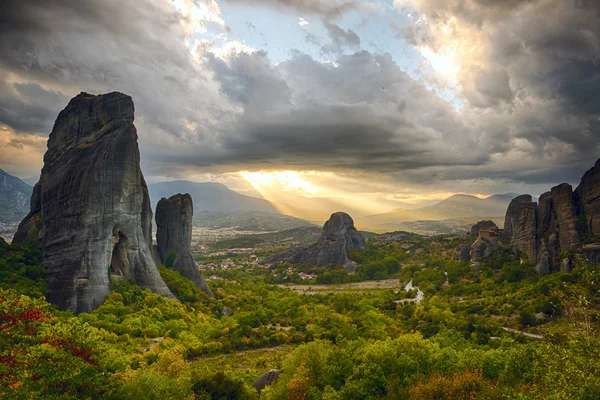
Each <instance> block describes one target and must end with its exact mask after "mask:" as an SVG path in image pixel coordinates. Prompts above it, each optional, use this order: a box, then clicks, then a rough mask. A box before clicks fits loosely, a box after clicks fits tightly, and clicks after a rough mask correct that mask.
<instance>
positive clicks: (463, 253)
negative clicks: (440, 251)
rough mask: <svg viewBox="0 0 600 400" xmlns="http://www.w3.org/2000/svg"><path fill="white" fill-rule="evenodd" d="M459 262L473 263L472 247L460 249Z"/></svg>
mask: <svg viewBox="0 0 600 400" xmlns="http://www.w3.org/2000/svg"><path fill="white" fill-rule="evenodd" d="M457 261H458V262H468V261H471V246H468V245H464V246H461V247H459V248H458V257H457Z"/></svg>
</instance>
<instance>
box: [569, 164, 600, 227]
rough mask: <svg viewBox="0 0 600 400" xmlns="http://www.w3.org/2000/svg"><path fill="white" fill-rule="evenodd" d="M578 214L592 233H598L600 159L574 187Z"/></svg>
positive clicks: (599, 220)
mask: <svg viewBox="0 0 600 400" xmlns="http://www.w3.org/2000/svg"><path fill="white" fill-rule="evenodd" d="M575 200H576V204H577V208H578V210H577V211H578V214H579V215H582V216H583V217H584V219H585V221H586V222H587V228H588V229H589V231H590V232H591V233H592V234H593V235H600V159H598V161H596V164H595V165H594V166H593V167H592V168H590V169H589V170H588V171H587V172H586V173H585V174H584V175H583V177H582V178H581V182H580V183H579V186H577V189H575Z"/></svg>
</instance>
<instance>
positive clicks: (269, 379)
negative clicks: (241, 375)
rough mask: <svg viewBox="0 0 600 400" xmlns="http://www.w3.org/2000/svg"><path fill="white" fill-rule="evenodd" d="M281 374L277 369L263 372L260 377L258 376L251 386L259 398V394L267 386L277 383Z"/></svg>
mask: <svg viewBox="0 0 600 400" xmlns="http://www.w3.org/2000/svg"><path fill="white" fill-rule="evenodd" d="M281 374H283V371H281V370H279V369H272V370H270V371H267V372H265V373H264V374H262V375H261V376H259V377H258V378H257V379H256V380H255V381H254V382H252V386H254V388H255V389H256V391H257V392H258V395H259V396H260V392H261V391H262V390H263V389H264V388H265V387H267V386H269V385H272V384H273V383H275V382H277V380H278V379H279V375H281Z"/></svg>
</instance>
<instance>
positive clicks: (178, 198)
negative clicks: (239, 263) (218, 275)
mask: <svg viewBox="0 0 600 400" xmlns="http://www.w3.org/2000/svg"><path fill="white" fill-rule="evenodd" d="M193 216H194V206H193V203H192V197H191V196H190V195H189V194H187V193H186V194H181V193H180V194H176V195H174V196H171V197H170V198H168V199H166V198H164V197H163V198H162V199H161V200H160V201H159V202H158V204H157V205H156V244H157V250H158V258H159V259H160V262H161V263H165V261H166V258H167V255H168V254H169V253H172V252H174V253H175V254H176V258H175V262H174V263H173V267H172V268H173V269H174V270H176V271H181V272H183V275H184V276H185V277H186V278H188V279H190V280H191V281H193V282H194V284H195V285H196V287H197V288H198V289H200V290H202V291H203V292H204V293H206V294H208V295H209V296H211V297H213V293H212V292H211V290H210V288H209V287H208V285H207V283H206V280H205V279H204V277H203V276H202V274H200V271H198V267H197V266H196V262H195V261H194V258H193V257H192V218H193ZM158 262H159V261H158V260H157V263H158Z"/></svg>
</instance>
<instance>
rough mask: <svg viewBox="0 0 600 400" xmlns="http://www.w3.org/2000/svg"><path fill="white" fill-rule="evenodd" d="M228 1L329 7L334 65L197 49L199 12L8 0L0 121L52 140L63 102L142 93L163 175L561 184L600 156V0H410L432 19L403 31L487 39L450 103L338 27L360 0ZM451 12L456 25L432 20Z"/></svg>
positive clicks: (437, 41)
mask: <svg viewBox="0 0 600 400" xmlns="http://www.w3.org/2000/svg"><path fill="white" fill-rule="evenodd" d="M233 2H240V3H241V2H244V3H246V4H264V5H267V6H278V7H279V6H283V7H286V8H288V9H293V10H296V11H300V12H307V13H308V12H311V13H315V14H318V15H319V16H320V17H321V18H324V19H325V22H324V26H325V27H326V29H327V32H328V37H329V40H330V41H331V43H330V44H329V46H332V47H330V48H328V49H327V50H328V51H327V54H328V58H330V59H331V61H328V62H320V61H318V60H315V59H313V58H312V57H311V56H309V55H306V54H303V53H301V52H299V51H292V52H291V53H290V54H291V55H290V57H289V59H288V60H286V61H283V62H280V63H278V64H273V63H272V62H271V60H270V59H269V57H268V54H267V53H266V52H264V51H261V50H259V51H239V50H237V51H235V50H231V51H229V52H228V51H220V52H215V54H213V53H211V52H208V51H207V50H206V47H207V46H208V45H207V44H206V43H195V44H192V45H191V46H190V47H192V51H190V48H188V47H186V45H185V40H186V39H187V40H188V43H189V42H191V43H194V42H193V38H194V36H193V35H191V34H190V32H188V29H189V28H190V26H192V24H191V21H188V20H187V18H188V17H185V16H182V15H181V14H179V13H177V12H176V11H175V10H173V9H172V8H170V7H169V6H168V4H167V3H166V2H164V1H150V0H145V1H136V2H128V1H121V0H105V1H102V2H100V1H98V2H92V1H80V2H75V1H70V0H57V1H52V2H49V1H42V0H32V1H27V2H25V1H20V2H17V1H13V0H9V2H8V3H7V2H5V3H4V4H3V6H4V7H3V12H2V13H0V54H2V57H0V124H4V125H7V126H9V127H10V128H12V129H14V130H16V131H18V132H21V133H35V132H37V133H45V134H47V133H48V132H49V129H50V128H51V126H52V123H53V121H54V119H55V118H56V114H57V113H58V111H59V110H60V109H61V108H62V107H64V105H66V103H67V98H68V97H71V96H72V95H75V94H76V93H78V92H80V91H89V92H95V93H98V92H108V91H113V90H118V91H123V92H125V93H128V94H130V95H132V96H133V98H134V101H135V104H136V124H137V126H138V131H139V133H140V144H141V147H142V156H143V159H144V160H145V162H146V163H147V164H148V166H154V167H155V168H158V167H157V166H159V167H160V169H161V171H160V173H163V172H164V171H167V172H168V171H169V170H171V169H173V170H174V169H180V168H181V167H182V165H184V166H189V167H190V168H193V167H202V168H206V169H210V168H219V169H228V168H229V169H234V168H239V166H240V165H243V166H244V169H252V168H260V167H261V166H264V165H269V166H272V167H273V168H282V167H285V166H289V165H293V166H294V167H297V168H314V169H334V170H340V171H363V172H381V173H385V174H388V175H389V176H393V177H394V179H397V180H398V182H408V183H415V184H423V185H425V184H431V185H436V184H438V183H439V182H454V181H459V180H474V179H485V178H489V179H498V180H511V179H512V180H515V181H519V182H526V183H528V184H529V183H540V182H544V183H546V182H548V183H557V181H560V180H569V181H571V179H573V177H575V176H577V174H578V173H580V171H581V170H582V169H584V168H585V167H587V166H589V165H591V163H592V162H593V160H594V159H595V158H596V157H598V156H600V151H599V147H598V145H599V125H600V122H599V121H600V105H599V104H600V95H599V93H600V87H599V86H600V69H599V65H600V60H599V58H598V57H599V54H600V16H599V15H600V14H599V13H598V7H597V5H596V4H597V3H593V2H589V1H583V0H579V1H575V0H569V1H559V0H552V1H551V0H539V1H525V0H522V1H520V0H511V1H506V2H495V1H491V0H471V1H466V2H465V1H463V0H451V1H446V0H444V1H442V0H410V3H411V4H412V5H413V7H415V9H416V10H417V12H418V13H417V14H418V15H424V16H426V17H427V24H423V23H419V24H418V25H413V26H408V27H406V28H402V29H398V30H399V32H400V33H401V34H402V35H404V36H405V37H406V38H407V39H408V41H409V42H411V43H414V44H415V45H417V46H427V47H428V48H431V49H432V50H433V51H437V50H439V49H441V48H442V46H443V45H448V43H450V44H452V43H459V44H460V43H462V42H461V40H462V39H465V40H468V39H470V38H469V37H467V36H464V37H462V36H460V35H463V34H464V35H476V36H477V39H478V40H479V41H477V42H474V43H475V44H476V45H478V46H480V48H481V49H482V53H481V54H477V57H476V58H474V59H472V60H471V59H469V58H468V57H466V58H465V59H461V60H460V61H461V62H462V64H461V66H462V69H461V71H460V72H459V74H458V81H459V82H458V85H457V86H456V87H455V88H454V91H455V93H456V96H457V98H458V99H459V101H456V102H454V103H450V102H448V101H446V100H443V99H441V98H440V97H439V96H438V95H437V94H436V92H435V91H434V90H433V89H431V87H429V88H428V86H426V85H425V84H424V83H423V82H422V81H419V80H415V79H413V78H411V76H409V75H408V74H407V73H406V72H404V71H402V69H401V68H400V67H399V66H398V65H397V64H396V62H395V60H394V59H393V58H392V56H391V55H390V54H386V53H383V54H381V53H371V52H368V51H364V50H360V45H361V39H360V38H359V37H358V35H357V34H356V32H354V31H352V30H351V29H344V28H342V27H340V26H339V25H337V24H334V23H333V22H330V21H329V19H328V18H329V17H334V16H336V15H339V14H341V13H343V12H344V11H345V10H348V9H351V8H353V7H355V6H356V3H355V2H353V1H337V2H336V1H317V0H309V1H306V0H304V1H301V0H297V1H296V0H285V1H275V0H233ZM453 21H454V22H453ZM456 21H458V22H456ZM445 23H455V24H456V26H453V27H451V29H449V32H450V33H449V34H450V35H453V34H456V35H459V36H456V37H452V36H451V37H449V38H448V37H442V36H440V35H436V34H434V33H436V32H435V31H434V30H433V29H428V28H427V27H429V28H432V27H435V26H436V24H445ZM248 26H249V28H250V29H251V28H252V27H251V26H250V25H248ZM465 26H466V28H465ZM307 38H308V37H307ZM310 40H312V38H311V39H310ZM442 40H447V41H449V42H442ZM324 43H325V41H323V42H322V44H324ZM326 46H327V45H326ZM221 50H223V49H221ZM225 50H226V49H225ZM342 50H343V51H342ZM349 50H351V51H353V53H352V54H346V53H347V52H348V51H349ZM216 54H219V55H218V56H217V55H216ZM9 78H10V79H9ZM21 136H23V137H26V136H24V135H21ZM29 137H31V136H29ZM14 143H15V144H16V145H17V146H18V143H20V142H19V141H18V140H16V141H15V142H14ZM13 147H14V146H13Z"/></svg>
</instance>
